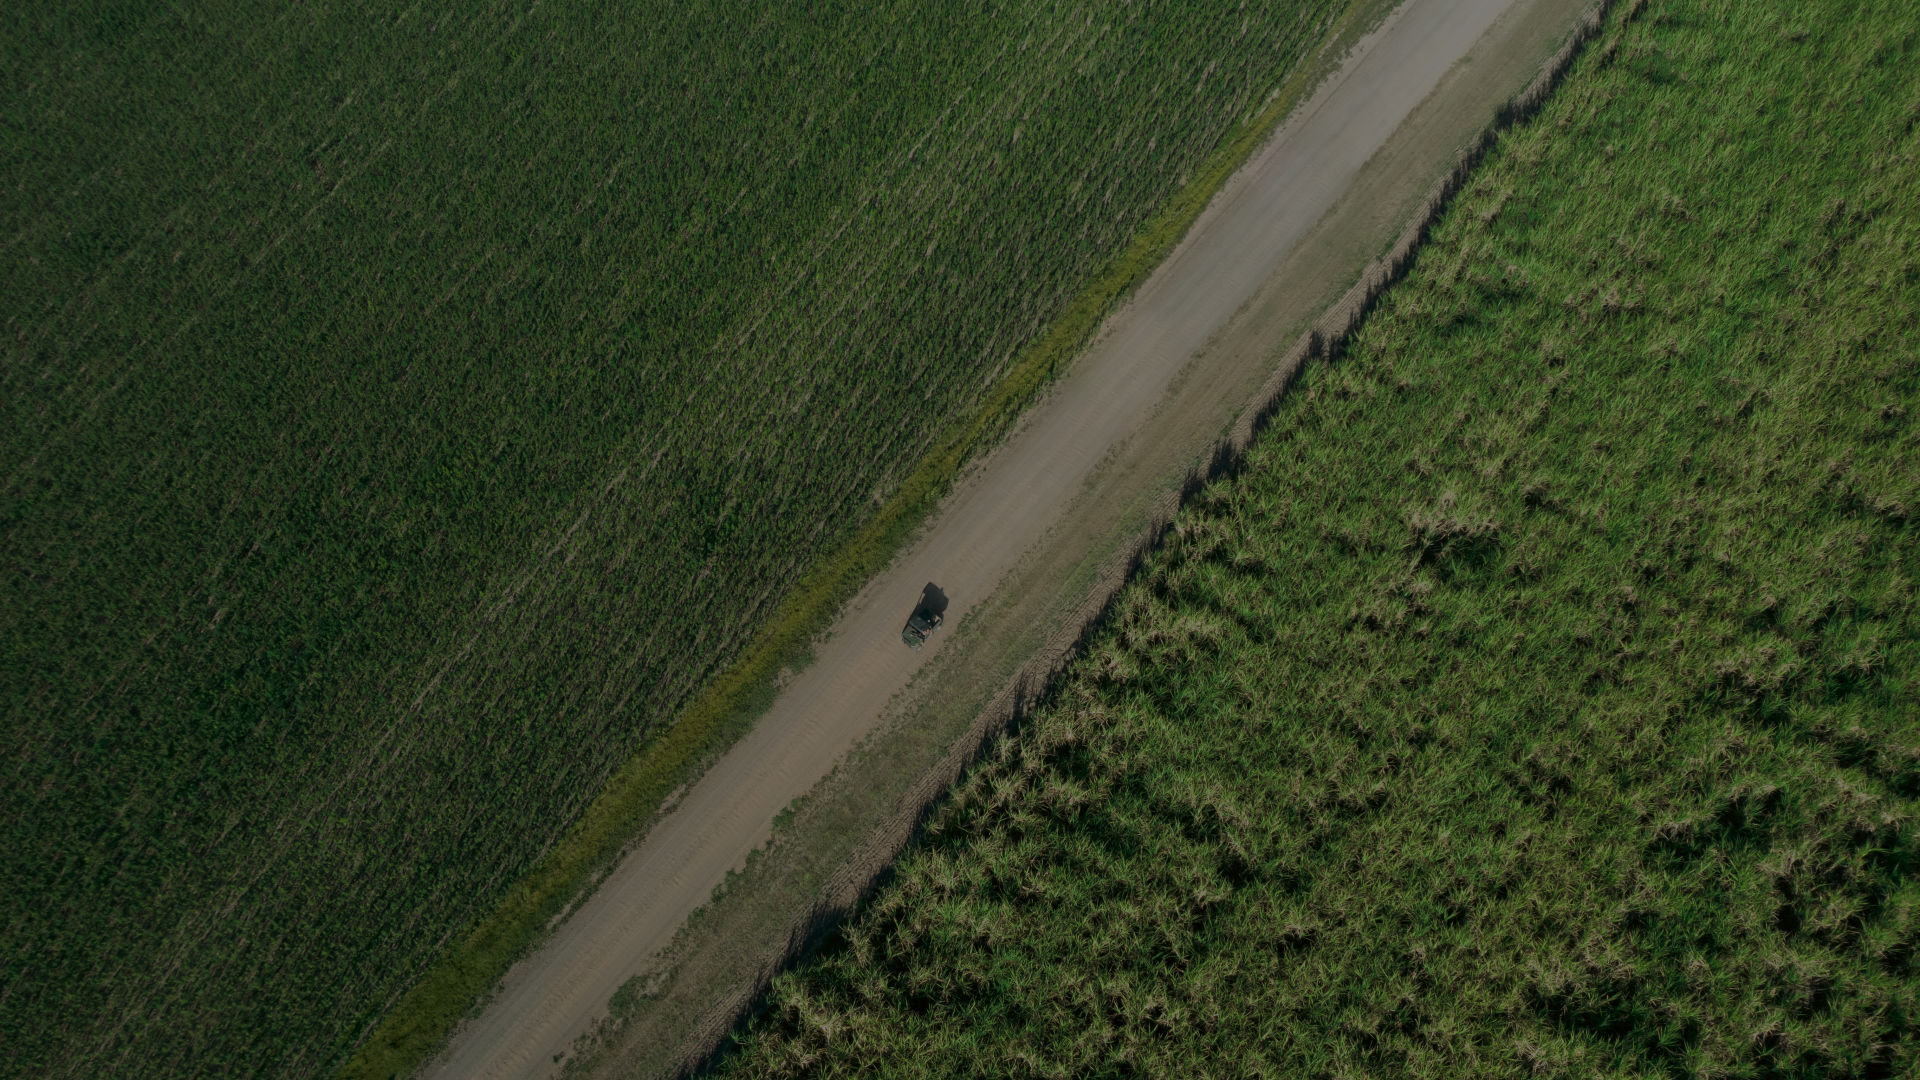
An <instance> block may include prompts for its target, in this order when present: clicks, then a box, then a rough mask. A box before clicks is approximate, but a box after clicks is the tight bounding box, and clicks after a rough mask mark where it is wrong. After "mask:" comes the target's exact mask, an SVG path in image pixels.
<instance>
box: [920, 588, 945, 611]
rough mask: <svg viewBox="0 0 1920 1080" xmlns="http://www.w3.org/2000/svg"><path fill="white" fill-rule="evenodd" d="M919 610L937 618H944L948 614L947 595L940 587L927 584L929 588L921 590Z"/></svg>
mask: <svg viewBox="0 0 1920 1080" xmlns="http://www.w3.org/2000/svg"><path fill="white" fill-rule="evenodd" d="M918 610H921V611H924V612H926V613H927V614H929V615H932V616H934V617H936V618H939V617H944V616H945V615H946V613H947V594H946V593H944V592H941V591H940V586H938V585H935V584H934V583H933V582H931V581H929V582H927V587H926V588H924V589H922V590H920V604H919V608H918Z"/></svg>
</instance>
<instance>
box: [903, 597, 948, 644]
mask: <svg viewBox="0 0 1920 1080" xmlns="http://www.w3.org/2000/svg"><path fill="white" fill-rule="evenodd" d="M946 611H947V596H946V594H945V593H943V592H941V591H940V587H939V586H938V585H935V584H933V583H932V582H928V583H927V587H926V589H925V590H924V591H922V592H921V594H920V602H919V603H918V604H915V605H914V608H913V614H911V615H909V616H907V626H906V629H904V630H902V631H900V640H901V641H902V642H904V643H905V644H906V646H907V648H909V649H918V648H919V647H920V646H922V645H924V644H926V641H927V636H928V635H929V634H932V633H933V628H934V627H936V626H939V625H940V624H941V622H943V621H944V620H945V619H946Z"/></svg>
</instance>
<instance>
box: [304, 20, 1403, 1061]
mask: <svg viewBox="0 0 1920 1080" xmlns="http://www.w3.org/2000/svg"><path fill="white" fill-rule="evenodd" d="M1370 8H1371V6H1370V5H1367V4H1364V3H1356V4H1353V5H1352V6H1350V7H1349V8H1348V9H1347V10H1346V12H1344V13H1343V14H1342V15H1340V16H1339V17H1338V18H1336V19H1334V20H1332V22H1330V23H1329V24H1328V26H1327V28H1326V31H1325V34H1326V39H1325V40H1326V41H1327V42H1332V41H1335V40H1338V38H1339V35H1340V34H1341V32H1342V31H1343V30H1344V29H1346V28H1347V27H1348V26H1349V25H1350V24H1351V22H1352V21H1353V20H1354V19H1355V18H1356V17H1358V16H1360V15H1361V14H1363V13H1364V12H1366V11H1368V10H1370ZM1326 53H1327V50H1326V49H1325V47H1324V45H1323V46H1322V47H1320V48H1318V49H1316V50H1315V51H1314V52H1313V53H1311V54H1309V55H1308V56H1307V57H1304V58H1302V60H1301V61H1299V62H1298V63H1297V64H1296V65H1295V67H1294V69H1293V70H1292V71H1291V72H1289V73H1287V74H1286V75H1284V76H1283V77H1282V78H1281V79H1280V80H1279V82H1278V84H1277V86H1276V88H1275V90H1274V91H1273V92H1272V93H1271V94H1270V95H1269V97H1268V98H1267V100H1266V102H1265V103H1264V104H1262V105H1259V106H1257V107H1256V108H1254V109H1253V110H1252V112H1251V115H1250V116H1248V117H1247V118H1246V119H1244V120H1242V121H1240V122H1239V123H1237V124H1236V125H1235V126H1233V127H1232V128H1230V129H1229V130H1228V131H1227V133H1226V134H1225V135H1223V136H1222V137H1221V140H1220V143H1219V144H1218V146H1217V147H1216V149H1215V150H1214V151H1213V153H1212V154H1211V155H1209V157H1208V158H1207V160H1206V161H1205V162H1204V163H1203V164H1202V165H1200V166H1199V167H1198V168H1196V169H1195V170H1194V171H1193V173H1192V175H1191V176H1190V177H1189V178H1188V179H1187V181H1186V183H1184V184H1183V185H1181V187H1180V188H1179V190H1178V191H1176V192H1175V193H1174V194H1173V196H1172V197H1171V198H1170V199H1169V200H1168V201H1167V202H1166V203H1165V204H1163V205H1162V207H1161V209H1160V210H1158V211H1156V212H1155V213H1154V214H1153V215H1152V216H1151V217H1149V218H1148V219H1147V220H1146V222H1145V223H1144V224H1143V225H1142V226H1141V227H1140V229H1139V230H1138V231H1137V232H1136V233H1135V234H1134V237H1133V239H1132V240H1131V241H1129V242H1128V244H1127V246H1126V247H1125V248H1123V249H1122V250H1121V251H1120V253H1119V254H1117V255H1115V256H1114V257H1113V258H1112V259H1111V260H1109V262H1108V263H1107V264H1106V266H1105V267H1104V268H1103V269H1102V270H1101V271H1099V272H1098V273H1097V274H1096V275H1095V276H1094V277H1093V279H1092V281H1091V282H1090V283H1089V284H1088V285H1087V287H1086V288H1085V289H1083V290H1082V291H1081V292H1080V293H1079V294H1077V295H1076V296H1075V297H1074V298H1073V299H1071V300H1070V301H1068V303H1067V304H1066V305H1065V306H1064V308H1063V309H1062V310H1061V312H1060V314H1058V315H1057V316H1055V317H1054V319H1053V320H1052V322H1051V323H1050V324H1049V325H1048V326H1047V327H1046V328H1045V329H1044V330H1043V331H1042V332H1041V333H1040V334H1039V336H1038V337H1037V338H1036V339H1035V340H1034V341H1033V343H1032V344H1030V345H1028V346H1027V347H1026V348H1025V349H1023V350H1022V351H1021V352H1020V354H1019V358H1018V359H1017V360H1016V361H1015V362H1014V363H1013V364H1011V365H1010V366H1009V368H1008V371H1007V374H1005V375H1004V376H1002V377H1001V379H1000V380H999V381H998V382H997V383H996V384H995V385H994V387H993V389H992V390H991V391H989V393H988V395H987V397H986V399H985V400H984V401H982V402H981V404H980V405H979V406H978V407H976V408H975V409H974V410H973V411H972V412H971V413H970V414H968V415H967V416H964V417H962V418H961V419H959V420H958V421H956V422H955V423H954V424H953V425H952V426H950V427H949V428H948V429H947V433H946V434H945V435H943V436H941V437H940V438H939V439H938V440H936V441H935V443H934V444H933V448H932V449H931V450H930V451H929V452H928V453H927V454H926V456H924V457H923V458H922V459H921V460H920V462H919V464H918V465H916V466H915V468H914V469H913V471H912V472H911V473H909V474H908V475H907V477H906V479H905V480H903V481H902V482H901V484H900V487H899V488H898V489H897V490H896V491H895V493H894V494H893V495H892V496H891V497H890V498H889V499H888V500H887V501H886V502H885V503H884V504H883V505H882V506H881V507H880V509H879V510H878V511H877V512H876V513H875V514H874V516H873V517H872V518H871V519H869V520H868V522H867V524H866V525H864V526H862V527H861V529H860V530H859V531H858V532H856V533H855V534H854V536H853V538H852V539H851V540H849V541H848V542H847V544H846V545H845V546H843V547H842V548H841V549H840V550H839V551H837V552H835V553H833V554H831V555H829V556H828V557H827V558H825V559H823V560H822V561H821V562H820V563H819V564H817V565H816V567H815V569H814V570H812V571H810V572H809V573H808V574H807V575H806V576H805V577H804V578H802V580H801V583H800V584H799V586H797V587H796V588H795V589H794V590H793V592H791V593H790V594H789V595H788V597H787V599H785V600H783V601H782V602H781V604H780V606H779V607H778V608H776V609H775V611H774V613H773V615H772V616H771V617H770V618H769V620H768V624H767V628H766V629H765V630H764V631H762V632H761V634H760V635H759V636H758V637H757V638H756V639H755V640H754V641H753V642H752V643H751V644H750V645H748V647H747V648H746V649H745V650H744V651H743V652H742V654H741V656H740V659H738V660H737V661H735V662H734V663H733V664H732V665H730V666H729V667H728V668H726V669H725V670H723V671H721V672H720V673H719V674H717V675H715V676H714V677H713V679H712V680H711V681H710V682H709V683H708V684H707V686H706V688H705V689H703V690H702V691H701V692H700V693H699V694H698V696H697V697H696V698H695V699H694V701H693V702H692V704H690V705H689V706H688V707H687V708H686V709H684V710H683V711H682V712H681V713H680V715H679V717H678V718H677V719H675V720H674V722H673V723H672V724H671V725H669V726H667V727H665V728H664V729H663V730H662V732H661V735H660V737H659V738H658V739H657V740H655V741H654V742H652V743H651V744H649V745H648V746H647V747H646V748H645V749H643V750H641V751H640V752H639V753H638V754H636V755H634V756H633V757H632V758H629V759H628V761H627V762H626V764H625V765H623V766H622V767H621V768H620V770H619V771H618V772H616V773H615V774H614V776H613V778H612V779H611V780H610V781H608V783H607V785H606V787H605V788H604V789H603V790H602V792H601V794H600V795H599V796H598V797H597V798H596V799H595V800H594V801H593V803H592V804H590V805H589V806H588V807H587V809H586V811H585V813H583V814H582V816H581V819H580V820H579V821H578V822H576V823H575V824H574V826H573V827H572V828H571V829H569V830H568V831H567V832H566V834H565V835H564V836H562V837H561V838H560V839H559V840H558V841H557V842H556V843H555V844H554V845H553V846H552V847H550V848H549V849H548V850H547V852H546V853H545V854H544V855H542V856H541V858H540V859H539V860H538V861H537V862H536V863H535V864H534V865H533V866H532V867H530V868H529V869H528V870H527V871H526V872H525V874H523V875H522V876H521V878H520V879H519V881H517V882H516V883H515V884H514V885H513V886H512V887H511V888H510V889H509V890H508V892H507V894H506V896H505V897H504V898H503V899H502V901H501V902H500V904H499V905H497V906H496V907H495V908H494V910H493V911H492V912H490V913H489V914H488V915H487V916H485V917H484V918H482V919H481V920H479V921H478V922H477V923H476V924H474V925H473V926H471V927H470V928H469V929H468V930H466V931H464V932H462V933H459V934H455V935H452V936H451V937H450V938H449V941H450V942H451V944H449V945H448V946H447V947H446V949H445V951H444V952H443V953H442V954H441V956H440V958H439V959H438V960H436V961H435V962H434V964H433V966H432V967H430V968H429V969H428V970H427V971H426V972H425V973H424V974H423V975H422V976H421V977H420V979H418V980H417V981H416V982H415V983H414V984H413V985H412V986H411V987H410V988H408V989H407V990H406V991H405V992H404V993H402V994H400V995H399V996H398V998H397V1000H396V1001H395V1003H394V1004H393V1006H392V1007H391V1008H390V1009H389V1010H388V1011H387V1012H386V1013H385V1014H384V1015H382V1016H379V1017H376V1018H375V1019H374V1020H373V1021H372V1022H371V1023H369V1024H368V1025H367V1027H366V1028H364V1029H362V1034H361V1036H360V1038H359V1039H357V1040H356V1041H355V1042H354V1043H353V1044H351V1045H350V1046H349V1047H346V1048H343V1049H344V1050H345V1051H346V1052H347V1054H348V1055H349V1056H347V1057H346V1059H345V1061H344V1062H343V1063H342V1064H341V1065H340V1066H339V1067H338V1068H337V1069H336V1070H335V1071H334V1075H335V1076H337V1077H340V1078H342V1080H348V1078H351V1080H390V1078H394V1077H402V1076H410V1075H412V1074H413V1073H414V1072H415V1071H417V1070H418V1069H419V1068H420V1067H421V1066H422V1065H424V1064H426V1063H427V1062H428V1061H429V1060H431V1059H432V1057H433V1056H434V1055H435V1054H437V1053H438V1052H439V1051H440V1050H441V1048H442V1047H443V1046H445V1044H446V1042H447V1039H448V1038H449V1037H450V1036H451V1034H452V1033H453V1031H454V1029H455V1028H456V1027H457V1026H458V1025H459V1024H460V1023H461V1022H462V1021H464V1020H466V1019H468V1018H470V1016H472V1015H476V1006H477V1005H479V1004H482V1003H484V1001H485V999H486V998H487V997H488V996H489V995H490V993H491V992H492V990H493V988H494V986H495V985H496V984H497V983H498V982H499V980H500V979H501V977H502V976H504V975H505V974H506V973H507V971H508V970H509V969H510V968H511V967H512V965H513V964H514V963H515V962H517V961H518V960H519V959H520V958H521V957H522V956H524V955H526V953H527V952H528V951H530V950H531V949H532V948H533V947H534V946H536V945H537V944H538V943H539V942H540V941H541V940H542V939H544V938H545V937H546V936H547V933H548V932H549V931H550V930H551V928H552V927H553V925H554V924H556V923H557V922H558V920H559V917H560V916H562V915H564V914H565V913H567V912H569V911H571V910H572V909H573V908H575V907H576V906H577V905H578V904H579V902H580V901H582V900H584V899H585V897H586V896H587V895H588V894H590V893H591V892H592V890H593V889H594V888H595V887H597V885H598V884H599V882H600V879H601V878H602V877H603V876H604V872H605V871H606V870H608V869H609V868H610V867H611V865H612V864H613V863H614V862H616V861H617V860H618V858H619V856H620V855H621V854H622V853H623V852H624V851H625V850H626V849H627V848H628V847H629V846H630V845H631V844H633V843H635V842H637V841H638V840H639V839H641V838H642V837H643V836H644V835H645V833H646V831H647V829H648V828H649V827H650V826H651V825H652V824H653V822H654V820H655V819H656V817H657V816H658V814H659V812H660V811H661V810H662V809H663V807H664V806H665V805H666V804H667V803H668V801H669V799H670V798H671V796H672V795H673V794H674V793H675V792H676V791H678V790H681V789H682V788H683V786H684V785H686V784H687V783H690V782H691V781H692V780H693V779H694V778H696V777H697V776H698V774H699V773H700V772H702V771H704V768H705V766H706V765H708V764H710V763H711V762H712V761H713V760H714V759H715V758H717V757H718V756H719V755H720V754H721V753H723V752H724V751H725V750H726V749H727V747H729V746H730V745H732V743H733V742H734V741H735V740H736V739H737V738H738V737H739V736H740V735H742V734H744V733H745V731H746V730H747V729H749V728H750V727H751V726H752V722H753V720H754V719H755V718H756V717H757V716H758V715H759V714H760V712H761V711H762V710H763V709H764V707H765V705H766V704H767V702H768V701H770V700H771V698H772V696H773V694H774V692H775V689H776V680H777V679H778V677H779V675H780V672H781V670H782V669H783V668H787V667H790V666H793V665H796V664H799V663H801V662H802V661H803V658H804V657H805V655H806V653H807V651H808V648H809V646H810V644H811V643H812V641H813V640H814V638H815V637H816V636H817V635H818V634H820V633H821V632H822V631H824V630H825V629H826V628H827V627H828V626H830V625H831V624H832V621H833V619H834V617H835V616H836V615H837V614H838V612H839V611H840V609H841V608H842V607H844V606H845V605H846V603H847V602H848V601H850V600H852V599H853V598H854V596H855V595H857V594H858V592H859V591H860V589H861V588H862V587H864V586H865V584H866V583H867V581H868V580H870V579H871V578H872V577H873V576H874V575H875V574H877V573H878V572H879V571H880V570H882V569H884V568H885V566H886V565H887V563H889V562H890V561H892V559H893V557H894V556H895V555H896V554H897V553H898V552H899V550H900V549H901V548H902V546H903V545H904V544H905V543H906V542H907V541H908V540H909V539H910V538H911V537H912V535H913V534H914V532H915V531H916V530H917V529H918V527H919V526H920V525H921V524H922V523H923V522H924V521H925V520H926V518H927V516H928V515H929V514H930V513H931V512H932V511H933V510H934V509H935V508H936V507H937V506H938V505H939V502H940V500H941V499H942V498H943V497H945V495H946V494H947V492H948V491H949V490H951V488H952V486H953V484H954V482H955V481H956V480H958V479H959V477H960V475H961V474H962V472H963V471H964V470H965V469H966V467H967V466H968V465H969V464H971V463H972V462H973V461H974V460H976V459H977V458H978V457H979V456H980V455H981V454H982V453H984V452H985V451H987V450H989V449H991V448H992V447H993V446H994V445H996V444H997V443H998V442H999V441H1000V439H1001V438H1002V437H1003V436H1005V435H1006V434H1007V432H1008V431H1010V430H1011V429H1012V427H1013V425H1014V423H1015V421H1017V420H1018V419H1019V417H1020V415H1021V414H1022V413H1023V412H1024V411H1025V409H1026V408H1027V406H1028V405H1030V404H1032V403H1033V402H1034V401H1035V400H1036V399H1037V398H1038V397H1039V396H1040V395H1041V393H1042V392H1044V391H1045V389H1046V388H1047V387H1048V386H1050V385H1051V384H1052V383H1053V382H1054V380H1055V379H1056V378H1057V377H1058V375H1059V374H1060V373H1061V372H1063V371H1064V370H1065V369H1066V368H1067V367H1068V366H1069V365H1071V363H1072V362H1073V360H1074V359H1075V358H1076V357H1077V356H1078V355H1079V354H1080V352H1081V351H1082V350H1083V348H1084V347H1085V346H1086V344H1087V343H1088V342H1089V341H1091V340H1092V339H1093V337H1094V336H1095V335H1096V334H1097V333H1098V332H1099V330H1100V327H1101V326H1102V325H1104V323H1105V321H1106V318H1107V316H1108V315H1109V314H1111V313H1112V311H1113V310H1114V309H1115V308H1116V307H1118V305H1119V304H1121V303H1122V302H1124V301H1125V300H1126V298H1127V297H1128V296H1130V295H1131V294H1132V292H1133V290H1134V289H1135V288H1136V287H1137V286H1138V285H1139V284H1140V283H1142V282H1144V281H1145V280H1146V279H1147V277H1148V276H1149V275H1150V274H1151V273H1152V272H1153V270H1154V269H1155V268H1156V267H1158V266H1159V264H1160V263H1161V262H1162V261H1164V260H1165V258H1166V257H1167V256H1168V255H1169V254H1171V253H1172V251H1173V250H1174V248H1175V247H1176V246H1178V245H1179V243H1180V241H1181V240H1182V239H1184V238H1185V236H1186V234H1187V231H1188V230H1189V228H1190V227H1191V226H1192V225H1193V223H1194V222H1195V221H1196V220H1198V219H1199V217H1200V215H1201V213H1202V212H1203V211H1204V210H1205V209H1206V207H1207V206H1208V204H1209V203H1211V202H1212V200H1213V197H1214V196H1215V195H1216V194H1217V193H1218V192H1219V191H1220V190H1221V188H1223V187H1224V186H1225V185H1226V183H1227V182H1228V181H1229V180H1230V179H1232V177H1233V176H1234V174H1236V173H1237V172H1238V171H1239V170H1240V168H1241V166H1243V165H1245V164H1246V162H1247V161H1248V160H1249V159H1251V158H1252V156H1253V154H1254V153H1255V152H1256V151H1257V150H1259V149H1260V147H1261V146H1262V145H1264V144H1265V143H1266V141H1267V139H1268V138H1269V137H1271V136H1272V135H1273V133H1274V132H1275V131H1277V130H1278V129H1279V128H1280V126H1281V125H1282V123H1284V122H1285V121H1286V120H1287V119H1289V118H1290V117H1291V116H1292V114H1293V112H1294V110H1295V108H1296V107H1298V106H1299V105H1300V104H1301V103H1302V102H1304V101H1305V100H1306V99H1307V97H1308V94H1309V93H1310V92H1311V91H1312V90H1313V89H1314V88H1315V87H1317V86H1318V85H1319V83H1320V82H1321V81H1322V79H1323V78H1324V77H1326V76H1329V75H1332V74H1334V73H1335V72H1336V71H1337V69H1333V70H1322V69H1321V67H1320V65H1321V64H1322V63H1323V62H1324V61H1325V60H1326V59H1327V56H1326ZM996 701H997V699H996Z"/></svg>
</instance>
